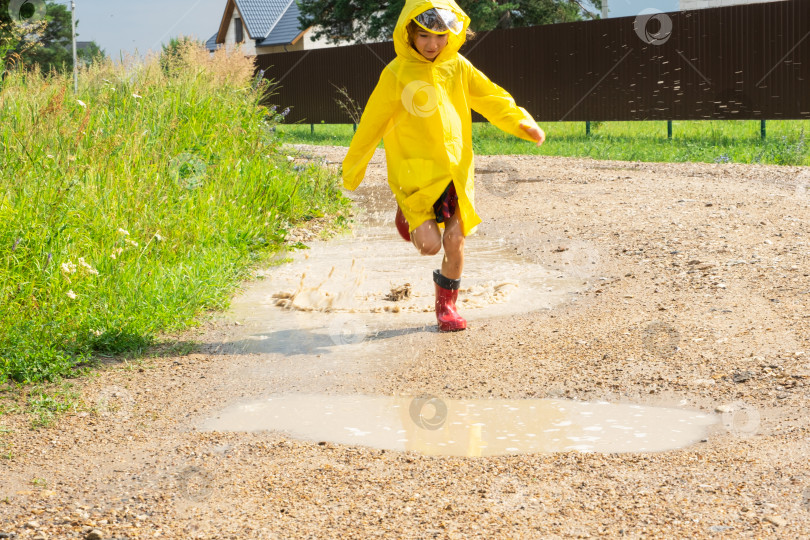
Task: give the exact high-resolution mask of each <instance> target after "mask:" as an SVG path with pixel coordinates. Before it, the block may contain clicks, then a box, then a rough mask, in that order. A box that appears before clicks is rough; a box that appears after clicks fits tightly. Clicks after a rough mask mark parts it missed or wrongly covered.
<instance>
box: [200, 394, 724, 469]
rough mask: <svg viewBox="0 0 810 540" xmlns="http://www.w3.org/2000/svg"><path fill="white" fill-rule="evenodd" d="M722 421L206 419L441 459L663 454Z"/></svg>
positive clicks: (336, 415) (576, 407) (579, 405)
mask: <svg viewBox="0 0 810 540" xmlns="http://www.w3.org/2000/svg"><path fill="white" fill-rule="evenodd" d="M717 422H718V420H717V418H716V417H715V416H714V415H711V414H706V413H702V412H699V411H690V410H685V409H675V408H663V407H642V406H639V405H626V404H610V403H607V402H595V403H588V402H579V401H570V400H552V399H522V400H508V399H485V400H474V399H470V400H455V399H443V398H439V397H435V396H424V397H375V396H362V395H360V396H346V395H327V394H292V395H281V396H271V397H267V398H264V399H261V400H258V401H253V402H249V403H241V404H234V405H231V406H230V407H228V408H226V409H224V410H222V411H220V412H218V413H216V414H215V415H214V416H212V417H210V418H208V419H206V420H205V421H204V422H203V423H202V425H201V428H202V429H203V430H210V431H264V430H278V431H282V432H285V433H288V434H290V435H291V436H293V437H296V438H301V439H306V440H312V441H318V442H320V441H328V442H332V443H340V444H348V445H362V446H369V447H372V448H380V449H386V450H395V451H415V452H419V453H422V454H427V455H435V456H498V455H504V454H521V453H541V452H542V453H545V452H561V451H571V450H574V451H580V452H605V453H612V452H661V451H665V450H673V449H677V448H683V447H685V446H688V445H691V444H693V443H696V442H698V441H700V440H702V439H704V438H706V436H707V433H708V429H709V427H710V426H711V425H713V424H716V423H717Z"/></svg>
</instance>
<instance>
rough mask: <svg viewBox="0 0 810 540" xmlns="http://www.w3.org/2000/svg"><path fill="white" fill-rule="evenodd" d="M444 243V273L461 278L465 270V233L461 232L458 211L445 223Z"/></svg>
mask: <svg viewBox="0 0 810 540" xmlns="http://www.w3.org/2000/svg"><path fill="white" fill-rule="evenodd" d="M433 223H434V225H435V222H433ZM436 228H437V229H438V226H436ZM443 243H444V258H443V259H442V275H443V276H444V277H446V278H449V279H461V273H462V272H463V271H464V233H462V232H461V218H459V215H458V211H456V213H455V214H453V217H451V218H450V219H449V220H447V222H446V223H445V224H444V238H443Z"/></svg>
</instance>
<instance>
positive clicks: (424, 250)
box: [411, 219, 442, 255]
mask: <svg viewBox="0 0 810 540" xmlns="http://www.w3.org/2000/svg"><path fill="white" fill-rule="evenodd" d="M411 242H412V243H413V245H414V246H416V249H417V250H419V253H420V254H422V255H436V254H437V253H438V252H439V250H440V249H442V233H441V231H440V230H439V226H438V225H437V224H436V220H433V219H429V220H427V221H425V222H424V223H422V224H421V225H419V226H418V227H417V228H416V229H414V230H413V231H411Z"/></svg>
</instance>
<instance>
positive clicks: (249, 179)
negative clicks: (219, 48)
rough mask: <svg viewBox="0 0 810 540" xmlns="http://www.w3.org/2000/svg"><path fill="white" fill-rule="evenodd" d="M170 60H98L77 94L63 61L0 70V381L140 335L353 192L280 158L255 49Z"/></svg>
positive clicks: (168, 324) (34, 377)
mask: <svg viewBox="0 0 810 540" xmlns="http://www.w3.org/2000/svg"><path fill="white" fill-rule="evenodd" d="M177 62H178V65H176V66H174V68H173V69H172V70H170V71H168V72H167V71H166V70H164V69H161V67H160V65H159V63H158V61H157V60H156V59H153V60H151V61H147V62H145V63H140V64H131V65H126V66H116V65H113V64H110V63H108V64H97V65H95V66H92V67H90V68H88V69H86V70H84V71H83V72H82V73H81V75H80V84H79V93H78V96H75V97H74V96H73V93H72V80H71V79H70V77H69V76H51V77H48V78H43V77H42V76H40V75H39V74H36V73H29V72H25V71H20V70H17V71H12V72H10V73H8V74H7V76H6V78H5V80H4V81H3V82H2V83H0V116H1V117H2V122H0V153H2V156H3V157H2V167H0V184H2V189H0V384H2V383H4V382H7V381H16V382H17V383H23V384H25V383H34V382H37V381H44V380H58V379H59V378H60V377H62V376H66V375H73V374H76V373H77V367H79V366H84V365H88V364H92V363H93V361H94V359H97V358H98V357H99V356H113V355H120V354H123V353H133V352H134V353H138V352H141V351H143V350H144V349H145V348H146V347H147V346H149V345H150V344H152V343H154V342H155V339H156V336H158V335H159V334H160V333H164V332H171V331H176V330H180V329H182V328H184V327H186V326H188V325H192V324H195V322H197V321H198V320H199V315H200V314H201V313H202V312H204V311H205V310H215V309H223V308H225V307H226V306H227V305H228V302H229V299H230V297H231V295H232V294H233V292H234V291H235V289H236V287H237V286H238V284H239V283H240V281H241V280H243V279H245V278H246V277H247V276H248V275H249V272H250V270H251V268H252V267H255V265H257V264H258V263H261V262H264V261H267V260H268V258H269V257H271V256H272V254H274V253H276V252H278V251H279V250H280V249H281V248H282V246H283V245H284V243H285V239H286V236H287V232H288V230H289V229H290V228H291V227H292V226H295V225H297V224H300V223H302V222H305V221H306V220H309V219H312V218H314V217H322V216H331V217H332V218H335V217H336V216H338V215H339V214H340V213H341V212H342V210H343V209H344V208H345V207H346V205H347V204H348V202H347V200H346V199H345V198H344V197H343V196H342V195H341V194H340V189H339V184H338V179H337V178H336V177H335V176H334V175H333V174H331V173H330V172H328V171H327V170H326V169H323V168H317V167H314V166H309V167H300V166H295V165H294V164H293V163H290V162H288V160H287V158H286V155H285V153H284V152H282V151H281V149H280V141H279V139H278V137H277V136H276V135H275V133H274V131H273V129H272V128H273V126H274V125H275V124H276V123H277V122H278V121H279V120H280V117H279V116H276V115H274V114H273V113H272V112H271V111H268V110H267V109H265V108H264V107H262V106H260V105H259V103H260V102H261V99H262V94H263V92H264V87H262V88H260V89H259V90H256V89H254V88H253V86H252V75H253V65H252V63H251V62H250V61H249V60H246V59H244V58H243V57H237V56H233V57H230V58H228V57H226V56H225V55H224V54H222V55H220V54H219V53H218V54H217V55H215V56H214V58H209V57H208V53H207V52H205V51H204V50H201V49H199V50H197V49H193V50H192V49H188V50H187V51H185V52H184V53H183V55H181V58H180V60H178V61H177ZM37 399H38V401H37V402H36V403H32V406H34V408H37V409H41V410H58V409H59V408H60V406H59V404H58V403H51V402H50V401H49V400H48V398H47V397H40V398H37Z"/></svg>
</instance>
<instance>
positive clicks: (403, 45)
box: [394, 0, 470, 63]
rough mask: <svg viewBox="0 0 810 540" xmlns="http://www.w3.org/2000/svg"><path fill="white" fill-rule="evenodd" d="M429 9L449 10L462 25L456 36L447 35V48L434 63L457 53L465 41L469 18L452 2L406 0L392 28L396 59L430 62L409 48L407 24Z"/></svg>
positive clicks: (450, 0)
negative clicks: (394, 26)
mask: <svg viewBox="0 0 810 540" xmlns="http://www.w3.org/2000/svg"><path fill="white" fill-rule="evenodd" d="M431 8H439V9H449V10H450V11H452V12H453V13H455V14H456V17H458V20H459V21H461V22H462V23H463V24H464V28H463V29H462V30H461V32H459V33H458V34H453V33H452V32H450V33H448V40H447V47H445V48H444V50H443V51H442V53H441V54H440V55H439V56H437V57H436V60H434V62H440V61H441V60H444V59H447V58H451V57H452V56H453V55H455V54H456V53H458V51H459V49H461V46H462V45H464V42H465V41H467V28H468V27H469V26H470V18H469V17H468V16H467V14H466V13H464V10H462V9H461V8H460V7H459V6H458V4H456V3H455V2H454V1H453V0H408V1H407V2H405V7H404V8H403V9H402V12H401V13H400V15H399V20H398V21H397V26H396V28H394V49H395V50H396V52H397V56H398V57H400V58H402V59H403V60H413V61H417V62H427V63H430V62H431V61H430V60H428V59H427V58H425V57H424V56H422V55H421V54H419V51H417V50H416V49H414V48H413V47H411V43H410V41H409V39H408V24H410V22H411V21H412V20H413V18H414V17H416V16H417V15H419V14H420V13H422V12H425V11H427V10H429V9H431Z"/></svg>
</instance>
